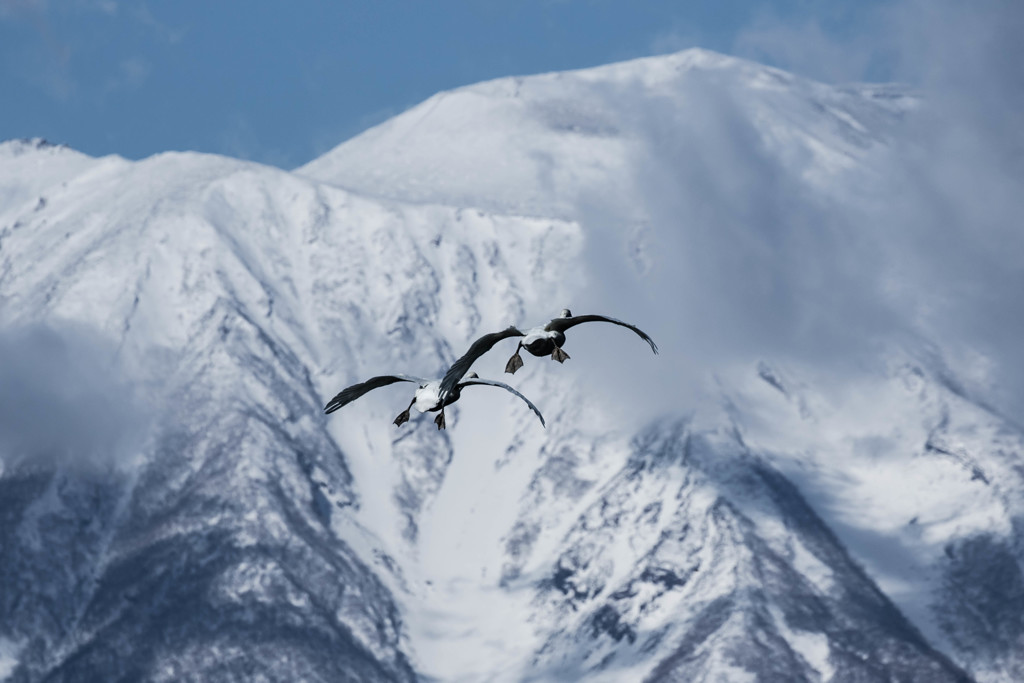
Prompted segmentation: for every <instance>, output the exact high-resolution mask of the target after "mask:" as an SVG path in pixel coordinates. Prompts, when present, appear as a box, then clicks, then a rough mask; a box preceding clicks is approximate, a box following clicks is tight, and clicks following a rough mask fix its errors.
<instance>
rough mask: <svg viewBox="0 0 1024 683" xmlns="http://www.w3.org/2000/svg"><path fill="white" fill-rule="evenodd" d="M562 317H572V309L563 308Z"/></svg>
mask: <svg viewBox="0 0 1024 683" xmlns="http://www.w3.org/2000/svg"><path fill="white" fill-rule="evenodd" d="M561 317H563V318H571V317H572V311H570V310H569V309H568V308H563V309H562V315H561Z"/></svg>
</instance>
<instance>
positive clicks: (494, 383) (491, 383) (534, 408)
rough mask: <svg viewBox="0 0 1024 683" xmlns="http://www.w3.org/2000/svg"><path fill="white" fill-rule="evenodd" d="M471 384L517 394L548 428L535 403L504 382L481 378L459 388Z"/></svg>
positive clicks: (469, 380)
mask: <svg viewBox="0 0 1024 683" xmlns="http://www.w3.org/2000/svg"><path fill="white" fill-rule="evenodd" d="M470 384H487V385H489V386H492V387H501V388H502V389H505V390H507V391H511V392H512V393H513V394H515V395H516V396H518V397H519V398H521V399H523V400H524V401H525V402H526V405H528V406H530V410H532V411H533V412H534V413H536V414H537V417H539V418H540V423H541V424H542V425H544V426H545V427H547V424H545V422H544V416H543V415H541V414H540V410H538V409H537V406H535V405H533V403H532V402H531V401H530V399H528V398H526V397H525V396H523V395H522V394H520V393H519V392H518V391H516V390H515V389H513V388H512V387H510V386H509V385H507V384H505V383H504V382H498V381H496V380H493V379H479V378H478V379H467V380H465V381H463V382H459V386H460V387H464V386H468V385H470Z"/></svg>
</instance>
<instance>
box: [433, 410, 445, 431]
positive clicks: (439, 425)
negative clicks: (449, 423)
mask: <svg viewBox="0 0 1024 683" xmlns="http://www.w3.org/2000/svg"><path fill="white" fill-rule="evenodd" d="M434 424H436V425H437V428H438V430H441V429H444V411H443V410H442V411H441V412H439V413H438V414H437V417H435V418H434Z"/></svg>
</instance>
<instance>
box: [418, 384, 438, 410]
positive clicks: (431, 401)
mask: <svg viewBox="0 0 1024 683" xmlns="http://www.w3.org/2000/svg"><path fill="white" fill-rule="evenodd" d="M440 389H441V381H440V380H438V381H436V382H430V383H429V384H425V385H424V386H422V387H420V388H419V389H417V390H416V393H415V394H414V397H415V399H416V401H415V403H413V407H414V408H415V409H416V410H418V411H420V412H421V413H425V412H427V411H428V410H430V409H431V408H436V407H437V404H438V403H439V402H440Z"/></svg>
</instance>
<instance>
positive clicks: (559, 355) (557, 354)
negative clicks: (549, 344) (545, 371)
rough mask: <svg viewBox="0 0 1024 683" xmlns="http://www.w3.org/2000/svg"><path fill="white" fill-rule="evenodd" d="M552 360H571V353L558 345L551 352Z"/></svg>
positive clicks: (561, 361)
mask: <svg viewBox="0 0 1024 683" xmlns="http://www.w3.org/2000/svg"><path fill="white" fill-rule="evenodd" d="M551 360H557V361H558V362H559V363H564V362H565V361H567V360H569V354H567V353H566V352H565V351H563V350H562V349H561V347H558V346H556V347H555V350H554V351H552V352H551Z"/></svg>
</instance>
